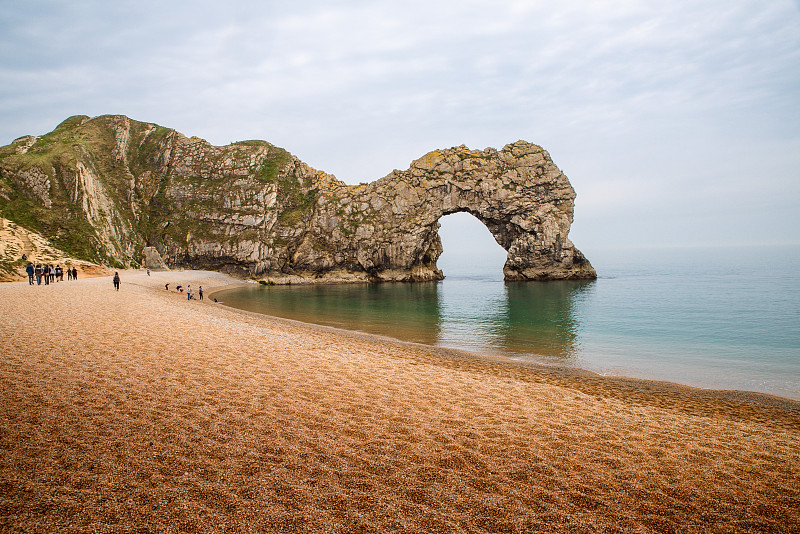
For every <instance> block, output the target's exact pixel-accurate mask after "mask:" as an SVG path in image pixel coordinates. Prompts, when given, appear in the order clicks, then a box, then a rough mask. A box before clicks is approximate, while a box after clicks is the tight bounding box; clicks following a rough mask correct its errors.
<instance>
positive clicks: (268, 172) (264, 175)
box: [255, 147, 291, 183]
mask: <svg viewBox="0 0 800 534" xmlns="http://www.w3.org/2000/svg"><path fill="white" fill-rule="evenodd" d="M290 159H291V155H290V154H289V153H288V152H287V151H285V150H283V149H282V148H277V147H274V149H271V150H270V151H269V152H268V153H267V159H266V160H265V161H264V163H263V165H261V168H260V169H259V170H258V172H256V174H255V177H256V179H257V180H259V181H262V182H268V183H274V182H277V181H278V179H279V176H280V172H281V171H282V170H283V169H284V167H286V164H287V163H289V160H290Z"/></svg>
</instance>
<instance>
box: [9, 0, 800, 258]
mask: <svg viewBox="0 0 800 534" xmlns="http://www.w3.org/2000/svg"><path fill="white" fill-rule="evenodd" d="M0 79H2V84H0V144H2V145H5V144H8V143H10V142H11V141H12V140H13V139H15V138H17V137H19V136H22V135H26V134H43V133H46V132H48V131H50V130H52V129H53V128H54V127H55V126H56V125H57V124H58V123H59V122H61V121H62V120H63V119H65V118H66V117H68V116H70V115H76V114H84V115H90V116H97V115H103V114H124V115H127V116H129V117H131V118H133V119H137V120H141V121H149V122H156V123H158V124H161V125H163V126H167V127H170V128H175V129H177V130H179V131H180V132H182V133H184V134H186V135H189V136H192V135H196V136H199V137H202V138H204V139H207V140H208V141H210V142H211V143H213V144H215V145H225V144H228V143H231V142H234V141H239V140H244V139H264V140H267V141H270V142H271V143H273V144H276V145H278V146H281V147H283V148H285V149H287V150H289V151H290V152H292V153H293V154H295V155H297V156H298V157H300V158H301V159H302V160H303V161H305V162H307V163H308V164H309V165H311V166H312V167H315V168H317V169H321V170H324V171H326V172H329V173H332V174H334V175H336V176H337V177H338V178H339V179H341V180H344V181H345V182H348V183H358V182H368V181H372V180H375V179H378V178H380V177H382V176H385V175H386V174H388V173H389V172H391V171H392V169H406V168H408V165H409V163H410V162H411V161H412V160H414V159H416V158H418V157H420V156H422V155H423V154H425V153H426V152H428V151H430V150H433V149H435V148H447V147H452V146H457V145H461V144H466V145H467V146H469V147H470V148H476V149H483V148H486V147H489V146H491V147H495V148H502V146H504V145H505V144H506V143H509V142H513V141H516V140H518V139H525V140H528V141H531V142H534V143H537V144H540V145H542V146H543V147H544V148H545V149H547V150H548V151H549V152H550V154H551V156H552V157H553V160H554V161H555V163H556V165H558V166H559V167H560V168H561V169H562V170H563V171H564V172H565V173H566V174H567V176H568V177H569V179H570V181H571V182H572V184H573V186H574V187H575V190H576V191H577V194H578V198H577V200H576V209H575V223H574V225H573V229H572V232H571V234H570V237H571V238H572V240H573V242H574V243H575V244H576V246H577V247H578V248H580V249H582V250H583V251H584V252H586V253H587V255H590V254H591V251H593V250H600V249H609V248H616V247H628V246H674V245H714V244H719V245H727V244H757V243H759V244H786V243H794V244H797V243H800V1H798V0H794V1H793V0H691V1H688V0H676V1H672V2H653V1H651V0H616V1H613V2H612V1H577V0H560V1H558V2H550V1H539V0H528V1H525V0H519V1H512V0H491V1H488V0H486V1H484V0H458V1H449V0H447V1H437V0H425V1H417V0H412V1H399V0H398V1H381V0H378V1H376V0H368V1H366V0H365V1H358V0H350V1H339V2H337V1H319V0H314V1H303V0H297V1H294V2H278V1H264V2H256V1H252V2H245V1H236V0H226V1H225V2H221V1H219V0H214V1H210V2H196V1H192V2H169V1H161V2H151V1H142V0H137V1H135V2H127V1H118V0H115V1H114V2H108V1H97V2H94V1H89V2H81V1H72V2H63V1H60V0H59V1H50V2H44V1H37V0H27V1H22V0H20V1H14V0H0ZM590 259H591V257H590Z"/></svg>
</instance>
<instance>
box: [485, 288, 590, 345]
mask: <svg viewBox="0 0 800 534" xmlns="http://www.w3.org/2000/svg"><path fill="white" fill-rule="evenodd" d="M593 284H594V282H587V281H555V282H539V283H530V282H507V283H506V284H505V290H506V291H505V292H506V302H507V307H506V316H505V319H504V320H503V321H502V322H501V323H500V324H501V326H500V328H499V331H500V332H499V335H500V337H501V339H502V345H503V347H504V349H505V350H506V351H507V352H511V353H516V354H538V355H543V356H556V357H560V358H573V357H576V356H577V354H578V351H579V349H580V345H579V339H578V334H579V328H580V324H579V322H578V320H577V310H576V308H577V305H578V304H577V303H578V301H579V299H580V298H581V295H582V294H583V293H585V292H587V291H588V289H589V288H590V287H591V286H592V285H593Z"/></svg>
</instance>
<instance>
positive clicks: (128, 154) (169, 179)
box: [0, 116, 596, 283]
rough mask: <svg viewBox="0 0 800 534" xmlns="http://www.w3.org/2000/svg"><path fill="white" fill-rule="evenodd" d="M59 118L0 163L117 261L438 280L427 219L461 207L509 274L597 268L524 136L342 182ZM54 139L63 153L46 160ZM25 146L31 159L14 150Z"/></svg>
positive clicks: (256, 146) (268, 273) (104, 122)
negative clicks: (40, 137)
mask: <svg viewBox="0 0 800 534" xmlns="http://www.w3.org/2000/svg"><path fill="white" fill-rule="evenodd" d="M69 121H71V122H70V124H68V125H67V126H63V127H62V126H60V127H59V129H57V130H56V134H55V135H53V136H52V137H51V138H49V139H48V140H47V143H37V141H36V140H35V139H34V140H33V141H30V140H29V139H28V138H21V139H19V140H17V141H16V142H15V145H14V149H15V150H14V154H13V156H8V157H6V158H5V159H2V158H3V153H2V152H0V171H2V172H3V175H4V176H8V177H10V178H11V180H12V181H13V182H14V183H15V184H16V185H17V186H18V187H19V188H20V190H21V191H22V192H23V194H24V195H25V196H26V198H29V199H33V201H35V202H36V203H37V204H38V205H39V206H41V207H44V208H45V209H50V207H51V206H53V205H54V200H55V199H56V198H62V197H60V196H59V195H62V196H64V195H65V196H66V198H64V199H63V200H60V202H62V203H63V202H68V203H72V204H73V205H74V206H76V207H79V209H80V211H81V212H82V213H83V214H84V215H83V217H84V218H85V220H86V221H88V223H89V224H90V225H91V227H92V228H93V231H94V233H95V234H96V235H95V236H94V237H95V238H96V239H97V241H98V242H99V245H98V246H100V247H102V248H104V249H105V250H106V251H107V254H108V256H110V257H113V258H115V259H116V260H117V261H119V262H121V263H124V264H137V263H139V262H141V261H145V263H147V262H156V263H159V262H160V261H163V262H164V265H166V266H172V267H176V266H188V267H197V268H208V269H218V270H222V271H226V272H230V273H235V274H240V275H244V276H249V277H256V278H262V279H263V278H268V279H270V280H272V281H275V282H279V283H280V282H291V283H299V282H315V281H323V282H328V281H348V282H351V281H389V280H403V281H420V280H437V279H441V278H442V273H441V271H439V270H438V268H437V267H436V260H437V259H438V257H439V255H440V254H441V252H442V247H441V242H440V240H439V235H438V228H439V222H438V221H439V219H440V218H441V217H442V216H444V215H447V214H450V213H455V212H459V211H466V212H469V213H471V214H473V215H474V216H475V217H477V218H478V219H479V220H481V221H482V222H483V223H484V224H485V225H486V226H487V228H488V229H489V230H490V231H491V233H492V234H493V235H494V237H495V239H496V240H497V242H498V243H499V244H500V245H501V246H502V247H504V248H505V249H506V250H507V251H508V258H507V262H506V265H505V268H504V273H505V276H506V278H507V279H510V280H531V279H557V278H594V277H595V276H596V274H595V272H594V269H592V267H591V265H590V264H589V262H588V261H586V259H585V258H584V257H583V255H582V254H581V253H580V252H579V251H577V250H576V249H575V247H574V246H573V244H572V242H571V241H570V240H569V239H568V237H567V236H568V234H569V229H570V225H571V223H572V213H573V206H574V199H575V192H574V190H573V189H572V186H571V185H570V183H569V181H568V180H567V177H566V176H564V174H563V173H562V172H561V171H560V170H559V169H558V168H557V167H556V166H555V164H554V163H553V161H552V160H551V159H550V156H549V154H548V153H547V152H546V151H544V150H543V149H542V148H541V147H539V146H536V145H533V144H530V143H527V142H524V141H519V142H516V143H513V144H509V145H507V146H506V147H504V148H503V149H502V150H495V149H492V148H489V149H486V150H483V151H479V150H470V149H468V148H467V147H464V146H461V147H455V148H451V149H446V150H437V151H433V152H430V153H428V154H426V155H424V156H422V157H421V158H419V159H418V160H416V161H413V162H412V163H411V165H410V167H409V168H408V169H407V170H405V171H393V172H392V173H391V174H389V175H388V176H386V177H384V178H381V179H380V180H377V181H375V182H372V183H369V184H360V185H356V186H348V185H346V184H344V183H343V182H341V181H339V180H337V179H336V178H335V177H333V176H331V175H328V174H326V173H324V172H321V171H317V170H315V169H312V168H311V167H309V166H308V165H306V164H305V163H303V162H302V161H300V160H298V159H297V158H295V157H293V156H291V155H290V154H289V153H288V152H286V151H284V150H282V149H280V148H277V147H275V146H273V145H270V144H269V143H266V142H263V141H245V142H241V143H234V144H231V145H228V146H225V147H215V146H212V145H210V144H209V143H207V142H205V141H203V140H202V139H198V138H194V137H192V138H187V137H186V136H184V135H182V134H180V133H178V132H175V131H172V130H168V129H166V128H162V127H159V126H156V125H153V124H144V123H139V122H137V121H132V120H130V119H128V118H127V117H119V116H115V117H98V118H96V119H91V120H88V119H86V120H84V119H81V120H80V121H77V120H74V119H70V120H69ZM67 122H68V121H65V124H66V123H67ZM78 122H79V123H78ZM73 125H75V126H73ZM48 135H50V134H48ZM59 140H62V141H63V143H62V145H58V146H62V147H63V146H64V145H66V146H67V148H62V149H61V150H62V152H60V153H68V154H72V156H71V157H70V158H65V157H55V156H52V155H50V156H48V154H50V153H49V152H47V150H49V149H48V147H50V146H56V145H57V143H56V141H59ZM32 152H36V154H37V156H36V157H37V158H39V159H34V158H33V157H31V159H30V160H28V159H25V158H28V157H29V155H30V153H32ZM6 153H7V154H8V153H10V152H6ZM39 161H50V162H53V163H51V165H53V167H52V168H48V169H43V168H42V166H41V164H40V163H38V162H39ZM53 180H55V182H53ZM61 191H65V192H66V194H65V193H61ZM148 246H149V247H152V248H151V249H149V251H148V253H147V254H146V256H147V257H145V253H144V249H145V247H148ZM148 258H149V259H148ZM159 267H163V266H162V265H160V264H159Z"/></svg>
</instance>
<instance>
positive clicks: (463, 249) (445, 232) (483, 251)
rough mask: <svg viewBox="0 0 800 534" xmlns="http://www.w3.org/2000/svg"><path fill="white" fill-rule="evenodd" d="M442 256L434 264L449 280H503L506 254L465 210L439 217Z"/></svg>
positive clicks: (489, 233)
mask: <svg viewBox="0 0 800 534" xmlns="http://www.w3.org/2000/svg"><path fill="white" fill-rule="evenodd" d="M439 224H440V225H441V227H440V228H439V238H440V239H441V241H442V254H441V255H440V256H439V259H438V260H437V262H436V264H437V267H438V268H439V269H441V271H442V273H443V274H444V275H445V277H448V278H451V279H452V278H491V279H497V280H502V279H503V266H504V265H505V263H506V259H507V257H508V252H507V251H506V250H505V249H504V248H503V247H501V246H500V245H499V244H498V243H497V241H496V240H495V238H494V236H493V235H492V233H491V232H490V231H489V229H488V228H487V227H486V225H485V224H484V223H483V222H481V221H480V220H479V219H478V218H477V217H475V216H474V215H472V214H471V213H468V212H466V211H462V212H457V213H451V214H448V215H443V216H442V217H440V218H439Z"/></svg>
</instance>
